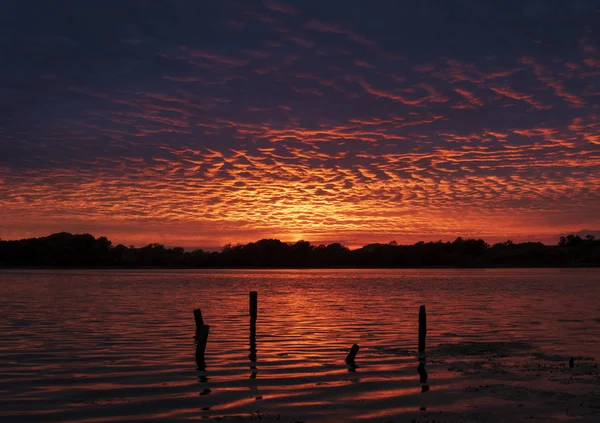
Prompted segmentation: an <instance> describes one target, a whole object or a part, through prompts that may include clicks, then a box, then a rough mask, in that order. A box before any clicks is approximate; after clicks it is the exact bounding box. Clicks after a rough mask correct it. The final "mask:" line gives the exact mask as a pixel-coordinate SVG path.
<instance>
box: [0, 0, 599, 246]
mask: <svg viewBox="0 0 600 423" xmlns="http://www.w3.org/2000/svg"><path fill="white" fill-rule="evenodd" d="M1 7H2V13H0V33H1V37H0V44H1V50H2V52H3V54H2V55H0V65H1V66H0V237H2V238H3V239H11V238H21V237H28V236H41V235H46V234H48V233H51V232H56V231H61V230H67V231H72V232H91V233H93V234H95V235H107V236H108V237H109V238H111V239H113V240H114V241H115V242H122V243H126V244H130V243H132V244H136V245H141V244H143V243H148V242H162V243H166V244H167V245H183V246H187V247H216V246H220V245H223V244H225V243H227V242H233V243H235V242H247V241H252V240H256V239H259V238H264V237H277V238H280V239H282V240H285V241H295V240H299V239H308V240H311V241H315V242H333V241H338V242H342V243H345V244H346V245H350V246H358V245H363V244H366V243H369V242H388V241H390V240H392V239H395V240H397V241H398V242H404V243H412V242H416V241H418V240H437V239H444V240H446V239H454V238H455V237H456V236H458V235H462V236H477V237H483V238H485V239H486V240H488V241H499V240H506V239H508V238H512V239H513V240H523V239H528V240H541V241H545V242H556V237H557V236H558V235H560V234H563V233H567V232H577V231H580V230H583V229H589V230H598V229H600V218H599V216H600V184H599V183H600V33H599V29H598V25H597V24H598V22H600V5H599V3H598V2H596V1H593V0H590V1H585V0H581V1H571V2H564V1H541V0H539V1H534V0H530V1H485V2H483V1H475V0H473V1H469V0H463V1H444V2H439V1H414V2H413V1H406V2H398V1H387V0H382V1H379V2H367V1H353V0H344V1H341V0H339V1H338V0H332V1H313V0H302V1H291V0H265V1H262V2H261V1H230V0H207V1H173V2H171V1H164V2H163V1H151V0H148V1H141V0H140V1H119V2H116V1H115V2H112V1H108V2H87V1H86V2H76V1H72V2H71V1H69V2H67V1H53V2H46V1H19V2H18V1H7V2H3V3H2V6H1Z"/></svg>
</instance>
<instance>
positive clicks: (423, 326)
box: [419, 305, 427, 351]
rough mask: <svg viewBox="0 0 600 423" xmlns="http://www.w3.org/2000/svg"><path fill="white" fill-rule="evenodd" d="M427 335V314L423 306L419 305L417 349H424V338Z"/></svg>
mask: <svg viewBox="0 0 600 423" xmlns="http://www.w3.org/2000/svg"><path fill="white" fill-rule="evenodd" d="M426 336H427V314H426V313H425V306H424V305H422V306H421V307H419V351H425V338H426Z"/></svg>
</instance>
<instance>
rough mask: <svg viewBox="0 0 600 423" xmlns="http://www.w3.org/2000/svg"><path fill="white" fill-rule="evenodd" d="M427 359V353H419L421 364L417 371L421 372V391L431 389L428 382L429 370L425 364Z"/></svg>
mask: <svg viewBox="0 0 600 423" xmlns="http://www.w3.org/2000/svg"><path fill="white" fill-rule="evenodd" d="M426 363H427V360H426V358H425V353H424V352H420V353H419V366H418V367H417V371H418V372H419V381H420V382H421V392H427V391H429V385H428V384H427V378H428V375H427V371H426V370H425V364H426Z"/></svg>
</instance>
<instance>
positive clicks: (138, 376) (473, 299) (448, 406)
mask: <svg viewBox="0 0 600 423" xmlns="http://www.w3.org/2000/svg"><path fill="white" fill-rule="evenodd" d="M251 290H256V291H258V292H259V294H258V298H259V299H258V321H257V332H256V345H255V348H256V358H255V360H254V357H252V356H249V354H250V352H251V351H250V347H251V346H250V332H249V328H250V319H249V316H248V292H249V291H251ZM599 294H600V270H598V269H536V270H532V269H519V270H516V269H514V270H513V269H511V270H507V269H501V270H483V269H476V270H474V269H473V270H448V269H439V270H438V269H436V270H347V269H343V270H256V271H246V270H210V271H195V270H194V271H191V270H190V271H188V270H131V271H120V270H109V271H106V270H72V271H52V270H47V271H41V270H40V271H8V270H5V271H2V272H0V306H1V310H2V312H1V314H0V417H2V420H3V421H9V422H12V421H31V422H41V421H43V422H52V421H61V422H103V421H128V422H132V421H151V420H156V421H184V420H196V419H202V418H212V419H217V420H226V421H246V420H249V419H259V418H260V419H262V420H280V421H286V422H288V421H290V422H291V421H294V422H295V421H309V422H314V421H354V420H357V421H382V422H383V421H386V422H387V421H397V422H401V421H408V422H410V421H423V422H425V421H430V420H433V419H436V421H440V422H443V421H449V422H450V421H452V422H454V421H456V422H458V421H463V420H468V421H506V420H507V419H508V420H513V418H514V419H516V420H518V419H521V418H524V419H526V418H533V419H539V421H547V420H555V419H558V420H564V419H566V420H574V421H590V422H592V421H594V422H595V421H599V419H600V409H598V408H597V407H596V405H595V404H598V405H600V389H599V388H600V379H599V376H598V369H597V367H596V364H595V361H591V359H592V358H594V359H596V360H597V359H599V358H600V303H599V302H598V299H599V298H600V295H599ZM421 304H426V305H427V318H428V337H427V347H428V354H427V356H426V358H425V360H426V361H425V362H424V364H426V367H425V368H426V371H427V373H428V380H427V381H426V382H425V383H423V382H422V381H420V380H419V379H420V378H419V374H418V372H417V365H418V364H419V361H418V357H417V353H416V352H415V350H416V346H417V332H418V310H419V305H421ZM198 307H199V308H201V309H202V313H203V315H204V320H205V323H207V324H209V325H210V326H211V327H210V335H209V341H208V346H207V349H206V357H205V362H206V368H205V369H204V370H202V369H200V370H199V369H198V366H197V363H196V362H195V358H194V357H195V354H194V353H195V343H194V339H193V335H194V329H195V325H194V318H193V314H192V310H193V309H194V308H198ZM465 342H475V343H478V344H464V343H465ZM353 343H357V344H359V345H360V352H359V353H358V356H357V360H356V364H357V368H351V367H349V366H348V365H347V364H346V363H345V362H344V358H345V356H346V354H347V352H348V350H349V348H350V346H351V345H352V344H353ZM481 343H494V344H491V346H490V345H489V344H481ZM443 344H453V345H451V346H450V347H448V346H445V345H443ZM439 345H443V346H442V347H439V348H438V346H439ZM473 345H479V346H481V345H484V349H486V351H484V352H481V351H479V352H478V351H477V348H475V351H473V350H472V347H473ZM496 348H500V349H499V350H496ZM570 356H576V357H577V358H576V367H575V368H574V369H571V368H569V366H568V357H570ZM424 385H426V386H427V387H428V388H429V391H427V392H423V391H424V390H426V389H427V388H423V386H424ZM596 401H597V402H596Z"/></svg>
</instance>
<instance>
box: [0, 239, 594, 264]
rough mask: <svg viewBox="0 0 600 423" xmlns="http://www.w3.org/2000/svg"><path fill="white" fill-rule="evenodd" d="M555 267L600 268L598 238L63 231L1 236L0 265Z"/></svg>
mask: <svg viewBox="0 0 600 423" xmlns="http://www.w3.org/2000/svg"><path fill="white" fill-rule="evenodd" d="M486 266H487V267H559V266H600V240H596V239H595V238H594V237H593V236H592V235H588V236H586V237H585V238H582V237H580V236H578V235H569V236H565V237H561V238H560V240H559V242H558V243H557V244H556V245H545V244H542V243H540V242H523V243H513V242H512V241H506V242H502V243H497V244H494V245H489V244H487V243H486V242H485V241H484V240H482V239H463V238H457V239H456V240H455V241H453V242H442V241H438V242H418V243H416V244H413V245H397V244H396V243H395V242H391V243H389V244H370V245H366V246H364V247H362V248H358V249H355V250H351V249H349V248H347V247H345V246H343V245H341V244H339V243H333V244H329V245H312V244H310V243H309V242H307V241H298V242H295V243H285V242H281V241H279V240H277V239H262V240H260V241H257V242H251V243H248V244H239V245H231V244H229V245H226V246H225V247H223V249H222V251H220V252H216V251H213V252H209V251H203V250H201V249H197V250H194V251H185V250H184V249H183V248H181V247H175V248H166V247H165V246H164V245H161V244H149V245H146V246H145V247H141V248H136V247H133V246H129V247H126V246H124V245H121V244H119V245H116V246H113V244H112V243H111V241H109V240H108V239H107V238H106V237H100V238H95V237H94V236H92V235H90V234H83V235H74V234H70V233H66V232H62V233H57V234H53V235H50V236H46V237H41V238H29V239H21V240H15V241H2V240H0V267H182V268H186V267H188V268H202V267H238V268H248V267H250V268H251V267H273V268H277V267H281V268H286V267H287V268H324V267H382V268H387V267H486Z"/></svg>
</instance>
